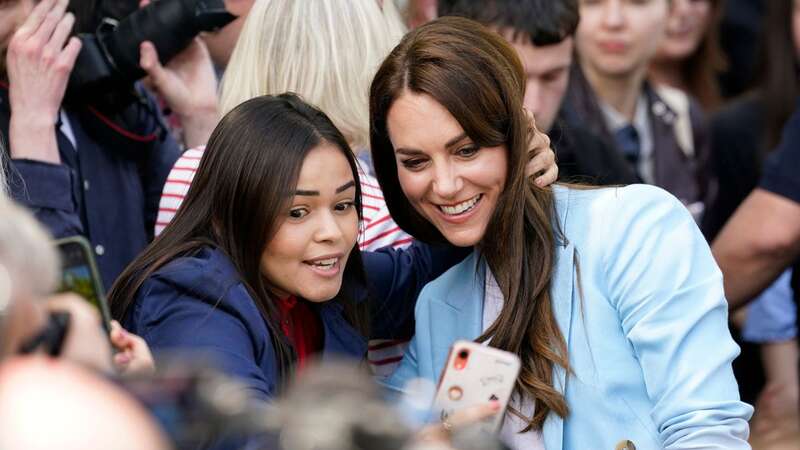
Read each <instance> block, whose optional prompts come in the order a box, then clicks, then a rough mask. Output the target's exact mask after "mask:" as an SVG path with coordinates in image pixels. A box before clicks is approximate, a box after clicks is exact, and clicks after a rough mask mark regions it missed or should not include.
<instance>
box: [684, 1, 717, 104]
mask: <svg viewBox="0 0 800 450" xmlns="http://www.w3.org/2000/svg"><path fill="white" fill-rule="evenodd" d="M710 1H711V20H710V21H709V24H708V28H707V29H706V32H705V34H704V35H703V38H702V40H701V41H700V44H698V46H697V50H696V51H695V52H694V53H693V54H692V55H691V56H689V57H688V58H687V59H686V60H685V61H683V63H682V68H681V71H682V72H683V76H684V78H685V80H686V85H687V87H688V89H689V94H691V95H693V96H694V97H695V98H697V100H698V101H699V102H700V104H701V105H702V106H703V109H705V110H706V111H714V110H715V109H717V108H719V107H720V105H721V104H722V95H721V94H720V90H719V81H718V80H717V78H718V77H719V74H720V73H722V72H723V71H724V70H725V69H727V67H728V62H727V60H726V59H725V55H724V53H723V52H722V47H721V46H720V42H719V28H720V23H721V22H722V12H723V10H724V7H725V0H710Z"/></svg>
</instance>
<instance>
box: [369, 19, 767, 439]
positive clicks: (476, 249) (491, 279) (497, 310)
mask: <svg viewBox="0 0 800 450" xmlns="http://www.w3.org/2000/svg"><path fill="white" fill-rule="evenodd" d="M524 80H525V77H524V71H523V67H522V64H521V63H520V61H519V60H518V58H517V56H516V54H515V52H514V50H513V49H512V48H511V47H510V46H509V44H508V43H507V42H506V41H505V40H504V39H503V38H502V37H501V36H499V35H497V34H496V33H493V32H491V31H490V30H488V29H486V28H484V27H482V26H480V25H479V24H477V23H476V22H472V21H470V20H467V19H462V18H456V17H444V18H441V19H439V20H436V21H433V22H430V23H428V24H426V25H423V26H421V27H420V28H417V29H416V30H414V31H412V32H411V33H409V34H408V35H406V37H404V38H403V40H402V41H401V42H400V44H399V45H398V46H397V47H396V48H395V49H394V50H393V51H392V53H391V54H390V55H389V57H388V58H387V59H386V60H385V61H384V63H383V64H382V65H381V67H380V69H379V70H378V73H377V75H376V76H375V79H374V81H373V84H372V87H371V90H370V105H371V107H370V113H371V119H372V120H371V123H372V124H373V126H372V128H371V149H372V152H373V161H374V162H375V169H376V173H377V177H378V181H379V182H380V185H381V188H382V189H383V192H384V194H385V195H386V201H387V204H388V205H389V210H390V211H391V213H392V216H393V217H394V218H395V220H396V221H397V223H398V224H400V225H401V226H402V227H403V228H404V229H406V230H408V231H409V232H410V233H411V234H412V235H413V236H414V237H415V238H417V239H420V240H426V241H435V242H441V241H447V242H450V243H451V244H455V245H458V246H465V247H472V248H473V253H472V255H471V256H470V257H468V258H467V259H466V260H464V261H463V262H462V263H460V264H458V265H457V266H456V267H454V268H452V269H451V270H449V271H448V272H447V273H445V274H444V275H443V276H441V277H439V278H438V279H436V280H435V281H433V282H431V283H430V284H428V285H427V286H426V287H425V289H424V290H423V291H422V293H421V294H420V298H419V300H418V302H419V304H418V305H417V307H416V322H415V323H416V330H415V331H416V335H415V337H414V339H413V340H412V341H411V343H410V345H409V349H408V351H407V352H406V355H405V357H404V358H403V361H402V363H401V366H400V368H399V369H398V370H397V372H395V374H394V375H393V376H392V378H391V379H390V380H389V382H388V383H389V385H390V387H392V388H394V389H399V390H401V389H402V388H403V386H404V385H405V384H406V382H407V381H409V380H411V379H416V378H427V379H430V380H431V381H433V382H434V384H436V382H437V381H438V378H439V376H440V374H441V373H442V372H443V369H444V365H445V363H446V361H447V360H448V358H447V356H448V349H449V348H450V346H451V345H452V344H453V343H454V342H455V341H457V340H460V339H470V340H476V341H478V342H485V343H488V344H489V345H491V346H493V347H497V348H500V349H503V350H506V351H510V352H512V353H515V354H517V355H518V356H519V357H520V360H521V362H522V367H521V371H520V376H519V379H518V380H517V383H516V387H515V395H514V397H513V400H512V402H511V406H510V408H511V410H510V412H509V413H508V414H507V416H506V418H505V421H504V425H503V428H502V430H501V433H502V435H503V437H504V438H505V439H506V440H507V441H508V442H509V444H511V448H513V449H526V450H530V449H545V448H547V449H564V450H572V449H575V450H577V449H587V448H592V449H595V448H597V449H606V448H608V449H610V448H639V449H667V448H668V449H679V448H727V449H743V450H744V449H748V448H749V446H748V445H747V442H746V438H747V434H748V425H747V419H748V418H749V417H750V414H751V413H752V408H750V407H749V406H748V405H746V404H744V403H742V402H741V401H739V398H738V394H737V390H736V380H735V379H734V377H733V372H732V370H731V361H732V360H733V358H734V357H735V356H736V354H737V353H738V347H736V344H735V343H734V342H733V340H732V339H731V336H730V333H729V331H728V325H727V304H726V301H725V297H724V295H723V289H722V278H721V276H720V273H719V269H718V268H717V267H716V265H715V263H714V260H713V258H712V256H711V252H710V251H709V248H708V245H707V244H706V242H705V239H704V238H703V236H702V235H701V234H700V232H699V230H698V229H697V226H696V225H695V224H694V221H693V220H692V218H691V216H690V215H689V213H688V212H687V211H686V209H685V208H684V207H683V206H682V205H681V204H680V202H679V201H678V200H677V199H676V198H674V197H672V196H670V195H669V194H667V193H666V192H664V191H662V190H660V189H658V188H654V187H651V186H641V185H632V186H628V187H624V188H606V189H586V188H579V187H575V186H555V187H553V188H550V187H547V188H540V187H538V186H536V185H535V183H533V182H532V181H531V180H530V178H529V177H528V176H526V174H525V171H524V165H525V163H526V161H527V157H526V151H525V135H526V133H527V132H528V126H527V123H526V121H525V120H524V113H523V109H522V101H523V92H524ZM434 324H435V326H434ZM487 401H488V399H487Z"/></svg>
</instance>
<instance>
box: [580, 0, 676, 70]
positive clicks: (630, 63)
mask: <svg viewBox="0 0 800 450" xmlns="http://www.w3.org/2000/svg"><path fill="white" fill-rule="evenodd" d="M579 3H580V14H581V21H580V23H579V24H578V30H577V32H576V33H575V45H576V48H577V54H578V58H579V60H580V63H581V67H582V68H583V70H584V71H585V72H586V73H587V75H588V76H589V79H590V80H591V79H594V78H604V79H629V78H630V77H635V76H642V77H643V76H644V74H645V71H646V70H647V66H648V64H649V63H650V60H651V59H652V58H653V56H654V55H655V53H656V51H657V50H658V46H659V44H660V43H661V40H662V39H663V37H664V33H665V31H666V27H667V19H668V17H669V8H670V0H580V2H579Z"/></svg>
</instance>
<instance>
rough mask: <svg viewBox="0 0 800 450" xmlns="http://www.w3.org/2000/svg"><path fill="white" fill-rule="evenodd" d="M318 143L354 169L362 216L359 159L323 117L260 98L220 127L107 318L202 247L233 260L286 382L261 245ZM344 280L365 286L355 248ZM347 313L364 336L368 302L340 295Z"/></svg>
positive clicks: (287, 356) (283, 100)
mask: <svg viewBox="0 0 800 450" xmlns="http://www.w3.org/2000/svg"><path fill="white" fill-rule="evenodd" d="M322 143H328V144H332V145H333V146H335V147H336V148H338V149H339V150H341V152H342V155H344V156H345V157H346V158H347V161H348V163H349V164H350V168H351V170H352V171H353V178H354V180H355V187H356V196H355V204H356V208H357V211H358V216H359V220H360V219H361V187H360V183H359V177H358V171H357V169H356V167H357V166H356V161H355V158H354V156H353V153H352V152H351V151H350V147H349V146H348V145H347V141H346V140H345V139H344V136H342V134H341V133H340V132H339V130H338V129H337V128H336V127H335V126H334V125H333V123H332V122H331V121H330V119H328V117H327V116H326V115H325V114H324V113H322V112H321V111H319V110H317V109H315V108H313V107H311V106H309V105H308V104H306V103H304V102H303V101H302V100H301V99H300V98H299V97H297V96H296V95H293V94H283V95H279V96H262V97H256V98H254V99H251V100H248V101H246V102H244V103H242V104H241V105H239V106H237V107H236V108H234V109H233V110H232V111H231V112H229V113H228V114H227V115H225V117H223V118H222V120H221V121H220V123H219V125H217V127H216V129H214V132H213V133H212V134H211V138H210V139H209V141H208V145H207V146H206V149H205V153H204V155H203V159H202V160H201V162H200V167H199V168H198V170H197V174H196V175H195V178H194V180H193V181H192V185H191V187H190V188H189V192H188V193H187V195H186V199H185V200H184V202H183V204H182V206H181V207H180V209H179V210H178V212H177V214H176V215H175V218H174V219H172V221H171V222H170V224H169V225H168V226H167V227H166V229H165V230H164V232H163V233H161V235H160V236H159V237H158V238H156V240H155V241H153V243H152V244H150V245H149V246H148V247H147V248H146V249H145V251H144V252H143V253H142V254H141V255H139V257H137V258H136V259H135V260H134V261H133V262H132V263H131V264H130V265H129V266H128V267H127V268H126V269H125V271H124V272H123V273H122V275H120V277H119V278H118V279H117V281H116V283H114V286H113V287H112V289H111V292H110V293H109V295H108V298H109V301H110V304H111V312H112V316H113V317H114V318H116V319H119V320H122V319H123V318H124V317H125V315H126V314H127V312H128V310H129V309H130V307H131V306H132V305H133V303H134V302H135V300H136V296H137V291H138V290H139V288H140V287H141V286H142V284H143V283H144V282H145V281H146V280H147V279H148V277H150V276H151V275H152V274H153V273H154V272H156V271H157V270H158V269H159V268H161V267H163V266H164V265H166V264H167V263H169V262H170V261H172V260H174V259H176V258H179V257H181V256H187V255H192V254H194V253H196V252H197V251H199V250H200V249H202V248H204V247H214V248H217V249H219V250H221V251H222V252H224V253H225V255H227V256H228V258H230V260H231V262H232V263H233V265H234V266H235V267H236V269H237V271H238V273H239V275H240V277H241V282H242V283H243V284H244V286H245V287H246V288H247V290H248V292H249V293H250V295H251V296H252V298H253V300H254V301H255V303H256V306H257V307H258V309H259V311H260V312H261V314H262V315H263V317H264V320H265V321H266V323H267V325H268V327H269V329H270V331H271V334H272V336H271V339H272V343H273V345H274V347H275V351H276V354H277V355H278V367H279V369H280V370H279V372H280V374H281V376H282V379H283V381H285V379H286V377H285V375H287V373H289V370H290V369H291V365H292V362H293V360H294V351H293V349H292V346H291V344H290V343H288V342H287V340H286V339H284V338H283V333H282V331H281V330H282V329H281V327H280V322H279V319H278V309H277V304H276V298H275V296H274V295H273V294H272V292H271V289H270V285H269V280H267V279H265V278H264V276H263V275H262V274H261V269H260V261H261V255H262V252H263V251H264V248H265V247H266V245H267V244H268V243H269V241H270V239H271V238H272V236H273V235H274V233H275V232H276V231H277V228H278V227H279V226H280V223H281V222H280V217H281V214H282V213H283V212H284V211H285V210H286V208H288V206H289V202H290V201H291V199H292V193H293V192H294V190H295V187H296V186H297V178H298V176H299V174H300V170H301V168H302V166H303V161H304V160H305V157H306V155H307V154H308V153H309V151H311V150H312V149H313V148H315V147H317V146H319V145H321V144H322ZM344 283H345V285H347V286H352V284H356V283H357V284H364V272H363V266H362V261H361V254H360V253H359V250H358V245H357V244H356V245H355V246H354V247H353V249H352V251H351V253H350V257H349V258H348V261H347V265H346V267H345V270H344ZM347 291H348V289H344V288H343V289H342V290H341V291H340V294H339V296H337V298H336V299H334V301H338V302H340V303H342V304H343V306H344V309H345V315H346V317H347V318H348V320H349V321H350V322H351V323H352V324H353V325H354V326H355V327H356V328H357V329H359V331H361V332H362V333H364V335H365V336H366V310H365V308H366V305H364V304H363V302H358V303H357V304H356V302H354V301H352V299H345V298H342V296H343V295H344V294H343V293H344V292H347Z"/></svg>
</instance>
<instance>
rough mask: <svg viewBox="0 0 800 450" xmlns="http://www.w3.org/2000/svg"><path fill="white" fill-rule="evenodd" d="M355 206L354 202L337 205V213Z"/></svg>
mask: <svg viewBox="0 0 800 450" xmlns="http://www.w3.org/2000/svg"><path fill="white" fill-rule="evenodd" d="M353 206H355V203H354V202H349V201H348V202H341V203H337V204H336V211H347V210H349V209H352V208H353Z"/></svg>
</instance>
